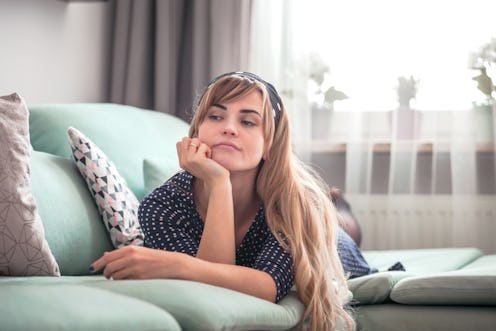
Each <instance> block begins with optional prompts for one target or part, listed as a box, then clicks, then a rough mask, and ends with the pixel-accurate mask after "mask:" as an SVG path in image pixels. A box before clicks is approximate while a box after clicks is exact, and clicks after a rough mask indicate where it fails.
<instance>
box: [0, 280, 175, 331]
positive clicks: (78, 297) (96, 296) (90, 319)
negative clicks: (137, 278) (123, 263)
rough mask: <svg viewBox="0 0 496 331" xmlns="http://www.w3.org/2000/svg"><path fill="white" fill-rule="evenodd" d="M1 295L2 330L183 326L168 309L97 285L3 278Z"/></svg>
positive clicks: (137, 328)
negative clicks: (18, 281) (12, 281)
mask: <svg viewBox="0 0 496 331" xmlns="http://www.w3.org/2000/svg"><path fill="white" fill-rule="evenodd" d="M0 297H1V298H2V300H4V301H5V302H4V304H2V305H0V320H1V329H2V330H23V331H30V330H33V331H35V330H36V331H37V330H71V331H77V330H81V331H83V330H84V331H86V330H109V331H110V330H122V331H125V330H133V331H134V330H157V331H158V330H170V331H180V330H181V328H180V326H179V324H178V323H177V321H176V320H175V319H174V318H173V317H172V316H171V315H170V314H169V313H168V312H167V311H164V310H162V309H160V308H159V307H157V306H155V305H153V304H150V303H148V302H146V301H143V300H139V299H135V298H132V297H128V296H125V295H121V294H118V293H112V292H109V291H104V290H101V289H97V288H89V287H86V286H79V285H71V284H60V283H57V284H53V285H48V284H37V283H36V282H35V281H31V282H30V283H29V284H26V283H25V282H24V283H22V284H17V285H16V284H8V285H5V284H3V282H1V281H0Z"/></svg>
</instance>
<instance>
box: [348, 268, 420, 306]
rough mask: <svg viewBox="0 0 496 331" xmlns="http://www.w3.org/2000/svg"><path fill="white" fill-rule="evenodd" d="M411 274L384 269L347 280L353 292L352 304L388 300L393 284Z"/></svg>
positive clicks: (368, 303)
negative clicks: (383, 270)
mask: <svg viewBox="0 0 496 331" xmlns="http://www.w3.org/2000/svg"><path fill="white" fill-rule="evenodd" d="M409 276H411V274H409V273H407V272H404V271H385V272H378V273H374V274H371V275H367V276H363V277H357V278H353V279H350V280H349V281H348V287H349V289H350V291H351V292H352V293H353V300H352V303H353V304H354V305H370V304H377V303H382V302H385V301H387V300H388V298H389V294H390V293H391V290H392V289H393V287H394V285H395V284H396V283H397V282H398V281H399V280H401V279H403V278H406V277H409Z"/></svg>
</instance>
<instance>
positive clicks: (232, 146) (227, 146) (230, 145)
mask: <svg viewBox="0 0 496 331" xmlns="http://www.w3.org/2000/svg"><path fill="white" fill-rule="evenodd" d="M212 147H213V148H216V147H218V148H223V149H234V150H237V151H239V150H241V148H239V147H238V146H237V145H236V144H233V143H231V142H221V143H217V144H214V145H213V146H212Z"/></svg>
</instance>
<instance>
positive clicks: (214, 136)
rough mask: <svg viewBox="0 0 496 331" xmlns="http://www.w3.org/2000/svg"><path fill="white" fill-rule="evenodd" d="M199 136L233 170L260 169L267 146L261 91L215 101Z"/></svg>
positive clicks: (227, 167) (219, 159)
mask: <svg viewBox="0 0 496 331" xmlns="http://www.w3.org/2000/svg"><path fill="white" fill-rule="evenodd" d="M198 138H199V139H200V140H201V141H202V142H203V143H205V144H207V145H208V146H209V147H210V149H211V151H212V159H213V160H214V161H216V162H218V163H219V164H221V165H222V166H223V167H224V168H226V169H227V170H229V171H230V172H231V173H233V172H243V171H244V172H246V171H256V170H257V167H258V165H259V163H260V161H261V160H262V158H263V156H264V150H265V139H264V128H263V99H262V94H261V93H260V91H258V90H254V91H252V92H250V93H249V94H247V95H245V96H243V97H241V98H240V99H238V100H236V101H233V102H229V103H223V104H214V105H212V106H211V107H210V108H209V109H207V114H206V117H205V120H204V121H203V123H202V124H200V126H199V128H198Z"/></svg>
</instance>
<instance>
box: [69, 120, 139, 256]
mask: <svg viewBox="0 0 496 331" xmlns="http://www.w3.org/2000/svg"><path fill="white" fill-rule="evenodd" d="M67 134H68V137H69V144H70V146H71V149H72V156H73V160H74V162H75V163H76V166H77V168H78V169H79V172H80V173H81V175H82V176H83V178H84V180H85V181H86V184H87V185H88V188H89V190H90V192H91V194H92V196H93V199H94V200H95V203H96V205H97V207H98V211H99V212H100V215H101V216H102V219H103V223H104V224H105V227H106V228H107V230H108V232H109V234H110V239H111V240H112V244H113V245H114V247H116V248H119V247H123V246H126V245H138V246H141V245H143V239H144V235H143V232H142V231H141V227H140V225H139V222H138V206H139V201H138V199H137V198H136V196H135V195H134V193H133V192H132V191H131V190H130V189H129V187H128V186H127V183H126V180H125V179H124V178H123V177H122V176H121V175H120V174H119V173H118V171H117V169H116V167H115V165H114V163H113V162H112V161H111V160H109V158H108V157H107V156H106V155H105V153H103V152H102V150H101V149H100V148H98V146H96V145H95V144H94V143H93V142H92V141H91V140H90V139H88V138H87V137H86V136H85V135H84V134H82V133H81V132H80V131H78V130H77V129H75V128H72V127H70V128H69V129H68V130H67Z"/></svg>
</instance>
